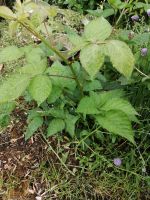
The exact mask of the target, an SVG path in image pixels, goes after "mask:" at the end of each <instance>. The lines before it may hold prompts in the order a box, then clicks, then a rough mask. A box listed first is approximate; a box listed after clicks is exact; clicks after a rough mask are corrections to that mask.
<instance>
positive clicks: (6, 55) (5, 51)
mask: <svg viewBox="0 0 150 200" xmlns="http://www.w3.org/2000/svg"><path fill="white" fill-rule="evenodd" d="M23 55H24V52H23V51H21V49H19V48H18V47H16V46H8V47H5V48H2V49H1V50H0V62H1V63H4V62H7V61H12V60H17V59H19V58H21V57H22V56H23Z"/></svg>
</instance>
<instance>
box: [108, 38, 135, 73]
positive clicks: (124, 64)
mask: <svg viewBox="0 0 150 200" xmlns="http://www.w3.org/2000/svg"><path fill="white" fill-rule="evenodd" d="M105 48H106V55H107V56H109V57H110V61H111V62H112V64H113V67H114V68H116V69H117V70H118V71H119V72H120V73H121V74H123V75H124V76H126V77H130V76H131V74H132V71H133V67H134V56H133V54H132V52H131V50H130V48H129V47H128V46H127V45H126V44H125V43H124V42H121V41H118V40H110V41H108V42H107V44H106V45H105Z"/></svg>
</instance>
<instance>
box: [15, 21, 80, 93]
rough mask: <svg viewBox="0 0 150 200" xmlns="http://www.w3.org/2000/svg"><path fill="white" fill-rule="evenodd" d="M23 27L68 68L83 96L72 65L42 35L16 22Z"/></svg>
mask: <svg viewBox="0 0 150 200" xmlns="http://www.w3.org/2000/svg"><path fill="white" fill-rule="evenodd" d="M18 22H19V23H20V24H21V25H22V26H23V27H25V28H26V29H27V30H28V31H29V32H30V33H32V34H33V35H34V36H35V37H37V38H38V39H40V40H41V41H42V42H43V43H44V44H45V45H46V46H47V47H48V48H49V49H51V50H52V51H53V52H54V53H55V54H56V55H57V56H58V57H59V58H61V59H62V60H63V61H64V62H65V63H66V64H67V65H68V66H69V67H70V70H71V72H72V74H73V75H74V78H75V81H76V83H77V85H78V87H79V89H80V93H81V96H83V88H82V85H81V84H80V81H79V79H78V77H77V75H76V72H75V70H74V68H73V67H72V64H71V63H70V62H69V61H68V60H67V58H66V57H65V56H64V55H63V54H62V53H61V52H60V51H59V50H58V49H57V48H55V47H54V46H52V45H51V44H50V43H49V42H48V41H47V40H46V39H45V38H44V37H43V36H42V35H40V34H39V33H38V32H37V31H35V30H34V29H33V28H32V27H31V25H30V24H25V23H23V22H21V21H18Z"/></svg>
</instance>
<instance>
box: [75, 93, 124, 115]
mask: <svg viewBox="0 0 150 200" xmlns="http://www.w3.org/2000/svg"><path fill="white" fill-rule="evenodd" d="M120 96H122V91H120V90H112V91H109V92H101V93H95V92H91V94H90V96H89V97H83V98H82V99H81V101H80V103H79V105H78V107H77V112H80V113H83V114H100V113H101V112H102V110H101V107H102V106H103V105H104V104H105V103H106V102H107V101H108V99H112V98H117V97H120Z"/></svg>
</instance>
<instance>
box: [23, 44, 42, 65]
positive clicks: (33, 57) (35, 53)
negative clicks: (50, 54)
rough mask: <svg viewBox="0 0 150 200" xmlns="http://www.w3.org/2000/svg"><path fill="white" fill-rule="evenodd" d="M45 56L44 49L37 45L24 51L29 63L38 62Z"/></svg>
mask: <svg viewBox="0 0 150 200" xmlns="http://www.w3.org/2000/svg"><path fill="white" fill-rule="evenodd" d="M44 57H45V53H44V51H43V50H42V49H41V48H39V47H37V48H32V49H31V50H30V51H28V52H26V60H27V61H28V62H29V63H38V62H40V61H41V60H42V59H43V58H44Z"/></svg>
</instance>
